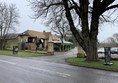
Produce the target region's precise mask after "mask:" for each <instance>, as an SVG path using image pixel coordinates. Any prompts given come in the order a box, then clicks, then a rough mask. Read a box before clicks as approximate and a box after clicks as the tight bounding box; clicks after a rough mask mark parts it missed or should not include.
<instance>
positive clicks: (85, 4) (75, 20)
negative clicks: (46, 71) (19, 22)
mask: <svg viewBox="0 0 118 83" xmlns="http://www.w3.org/2000/svg"><path fill="white" fill-rule="evenodd" d="M30 3H31V5H32V9H33V10H34V12H35V17H36V19H38V18H39V17H40V16H43V17H47V19H48V20H50V17H53V14H52V12H55V13H56V14H57V15H58V14H61V13H64V14H65V18H66V19H67V21H68V24H69V26H70V30H71V31H72V34H73V35H74V37H75V38H76V40H77V42H78V43H79V45H80V46H81V47H82V48H83V50H84V51H85V53H86V55H87V58H86V60H87V61H96V60H98V55H97V35H98V29H99V24H100V23H103V22H110V21H113V20H114V19H113V20H112V19H111V18H112V17H115V16H113V14H114V13H115V12H117V11H116V8H117V7H118V2H117V0H31V1H30ZM107 12H108V13H107ZM110 17H111V18H110ZM116 17H117V16H116ZM115 19H116V18H115ZM76 24H79V27H81V33H80V32H78V29H77V28H78V27H77V26H76Z"/></svg>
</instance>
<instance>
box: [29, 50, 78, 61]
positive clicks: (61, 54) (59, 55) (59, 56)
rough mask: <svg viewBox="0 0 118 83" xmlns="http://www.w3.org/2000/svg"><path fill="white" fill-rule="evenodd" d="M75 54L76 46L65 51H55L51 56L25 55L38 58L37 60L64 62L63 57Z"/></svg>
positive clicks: (74, 55)
mask: <svg viewBox="0 0 118 83" xmlns="http://www.w3.org/2000/svg"><path fill="white" fill-rule="evenodd" d="M76 56H77V48H74V49H72V50H70V51H67V52H55V53H54V55H51V56H41V57H27V58H29V59H34V60H39V61H48V62H55V63H65V59H66V58H69V57H76Z"/></svg>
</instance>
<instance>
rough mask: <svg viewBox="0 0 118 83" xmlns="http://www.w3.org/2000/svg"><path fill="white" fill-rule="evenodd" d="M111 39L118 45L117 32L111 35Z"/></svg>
mask: <svg viewBox="0 0 118 83" xmlns="http://www.w3.org/2000/svg"><path fill="white" fill-rule="evenodd" d="M113 39H114V41H115V43H116V44H117V45H118V33H115V34H114V35H113Z"/></svg>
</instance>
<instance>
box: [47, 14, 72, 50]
mask: <svg viewBox="0 0 118 83" xmlns="http://www.w3.org/2000/svg"><path fill="white" fill-rule="evenodd" d="M47 25H49V26H50V27H51V30H52V31H53V32H55V33H57V34H59V35H60V36H61V45H62V51H64V37H65V36H66V34H67V32H68V31H70V29H69V25H68V23H67V21H66V19H65V18H64V15H56V14H55V13H54V12H53V17H52V18H51V19H50V20H49V21H48V22H47Z"/></svg>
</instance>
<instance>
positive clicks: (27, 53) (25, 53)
mask: <svg viewBox="0 0 118 83" xmlns="http://www.w3.org/2000/svg"><path fill="white" fill-rule="evenodd" d="M0 55H10V56H22V57H28V56H29V57H33V56H45V55H46V53H40V52H35V51H34V52H31V51H19V52H18V54H13V52H12V50H0Z"/></svg>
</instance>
